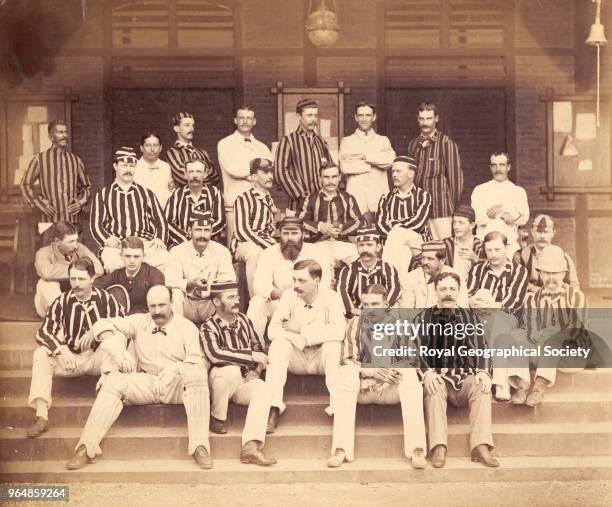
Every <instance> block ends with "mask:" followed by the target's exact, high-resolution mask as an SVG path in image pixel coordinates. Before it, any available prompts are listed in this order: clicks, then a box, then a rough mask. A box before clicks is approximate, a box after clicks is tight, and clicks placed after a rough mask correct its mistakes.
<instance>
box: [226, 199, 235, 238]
mask: <svg viewBox="0 0 612 507" xmlns="http://www.w3.org/2000/svg"><path fill="white" fill-rule="evenodd" d="M225 223H226V224H227V229H226V230H227V244H226V245H225V246H227V248H229V247H230V243H231V242H232V237H233V236H234V206H225Z"/></svg>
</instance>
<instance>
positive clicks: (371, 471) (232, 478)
mask: <svg viewBox="0 0 612 507" xmlns="http://www.w3.org/2000/svg"><path fill="white" fill-rule="evenodd" d="M109 458H110V457H109V456H100V457H99V458H98V459H97V462H96V463H93V464H90V465H87V466H85V467H84V468H82V469H81V470H76V471H68V470H66V468H65V463H66V462H65V460H60V461H12V462H11V463H9V464H8V465H9V466H4V467H3V469H2V473H1V474H0V480H1V481H2V482H4V483H7V482H8V483H33V484H35V483H39V484H41V483H42V484H44V483H59V484H62V483H63V484H67V483H76V482H93V483H100V482H134V483H136V482H138V483H149V484H152V483H158V484H159V483H165V484H253V483H286V484H289V483H295V482H312V483H339V482H344V483H362V484H363V483H378V482H385V483H387V482H410V483H415V482H419V483H447V482H499V481H501V482H509V481H585V480H608V479H611V478H612V456H581V457H568V456H547V457H506V458H503V460H502V464H501V466H500V467H499V468H497V469H487V468H485V467H483V466H482V465H480V464H477V463H472V462H471V461H470V460H469V459H467V458H453V457H449V458H448V459H447V461H446V466H445V467H444V468H441V469H434V468H432V467H430V466H428V468H427V469H425V470H413V469H412V468H411V467H410V464H409V463H408V461H407V460H406V459H402V458H376V459H372V458H362V457H358V458H357V459H356V460H355V461H354V462H352V463H345V464H344V465H343V466H342V467H341V468H338V469H330V468H327V467H326V464H325V459H294V458H288V459H282V460H280V461H279V462H278V463H277V464H276V465H274V466H271V467H258V466H254V465H253V466H252V465H244V464H242V463H240V462H239V461H238V459H237V457H236V456H234V457H231V458H228V459H216V460H215V461H214V468H213V469H212V470H200V469H198V468H197V466H196V465H195V463H194V462H193V460H192V459H191V458H189V457H187V456H183V457H180V458H177V459H160V460H132V461H121V460H113V459H109ZM5 465H7V464H6V463H5Z"/></svg>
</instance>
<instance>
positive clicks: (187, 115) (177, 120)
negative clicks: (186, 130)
mask: <svg viewBox="0 0 612 507" xmlns="http://www.w3.org/2000/svg"><path fill="white" fill-rule="evenodd" d="M184 118H192V119H193V115H192V114H191V113H188V112H183V113H176V114H175V115H174V116H173V117H172V123H174V124H175V125H180V123H181V120H183V119H184Z"/></svg>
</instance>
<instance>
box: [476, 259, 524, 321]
mask: <svg viewBox="0 0 612 507" xmlns="http://www.w3.org/2000/svg"><path fill="white" fill-rule="evenodd" d="M528 281H529V277H528V274H527V270H526V269H525V267H524V266H522V265H521V264H518V263H516V262H510V261H507V262H506V265H505V266H504V270H503V271H502V273H501V274H500V275H499V276H496V275H495V274H493V271H492V270H491V266H490V265H489V261H482V262H478V263H476V264H474V266H472V269H470V272H469V273H468V293H469V295H470V296H473V295H474V294H475V293H476V291H477V290H478V289H488V290H490V291H491V294H493V297H494V298H495V301H497V302H498V303H501V305H502V308H506V309H508V310H517V309H519V308H522V307H523V305H524V303H525V295H526V294H527V285H528Z"/></svg>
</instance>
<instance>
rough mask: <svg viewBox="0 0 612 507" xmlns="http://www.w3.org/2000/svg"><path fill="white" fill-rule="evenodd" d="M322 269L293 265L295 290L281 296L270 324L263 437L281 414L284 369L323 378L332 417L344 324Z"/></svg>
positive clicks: (307, 264)
mask: <svg viewBox="0 0 612 507" xmlns="http://www.w3.org/2000/svg"><path fill="white" fill-rule="evenodd" d="M322 272H323V270H322V269H321V266H320V265H319V264H317V263H316V262H315V261H313V260H310V259H305V260H301V261H299V262H297V263H296V264H295V267H294V272H293V282H294V289H293V290H287V291H285V292H284V293H283V295H282V296H281V298H280V301H279V302H278V306H277V308H276V311H275V312H274V316H273V317H272V320H271V321H270V328H269V330H268V337H269V338H270V341H271V342H272V343H271V345H270V350H269V352H268V358H269V364H268V371H267V373H266V383H267V384H268V385H269V386H270V389H271V390H272V408H271V409H270V417H269V420H268V433H273V432H274V430H275V429H276V426H277V425H278V418H279V416H280V414H281V413H282V412H283V411H284V410H285V404H284V403H283V389H284V387H285V382H286V381H287V371H290V372H291V373H295V374H298V375H325V383H326V384H327V390H328V391H329V393H330V407H329V408H328V409H327V410H326V412H328V413H333V410H334V406H335V405H334V399H333V385H334V381H335V378H336V374H337V371H338V366H339V363H340V344H341V342H342V340H343V338H344V329H345V327H346V321H345V319H344V307H343V305H342V299H340V296H339V295H338V293H337V292H335V291H333V290H331V289H329V288H328V287H326V286H324V285H323V284H321V277H322Z"/></svg>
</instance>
